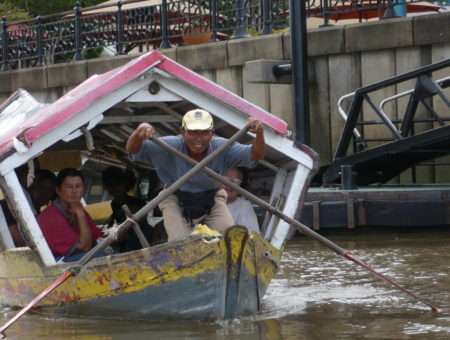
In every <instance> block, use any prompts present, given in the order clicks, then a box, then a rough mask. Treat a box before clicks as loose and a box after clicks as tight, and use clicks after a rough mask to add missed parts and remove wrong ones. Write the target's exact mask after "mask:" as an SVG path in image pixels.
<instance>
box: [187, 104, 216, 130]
mask: <svg viewBox="0 0 450 340" xmlns="http://www.w3.org/2000/svg"><path fill="white" fill-rule="evenodd" d="M213 127H214V121H213V118H212V116H211V114H210V113H209V112H208V111H205V110H202V109H194V110H190V111H188V112H186V114H185V115H184V116H183V120H182V121H181V128H182V129H184V130H190V131H192V130H212V129H213Z"/></svg>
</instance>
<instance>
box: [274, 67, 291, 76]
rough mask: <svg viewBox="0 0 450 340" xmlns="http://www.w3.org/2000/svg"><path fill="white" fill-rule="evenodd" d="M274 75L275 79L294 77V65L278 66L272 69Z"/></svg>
mask: <svg viewBox="0 0 450 340" xmlns="http://www.w3.org/2000/svg"><path fill="white" fill-rule="evenodd" d="M272 73H273V75H274V76H275V77H277V78H278V77H282V76H290V75H292V64H290V63H289V64H278V65H274V66H273V67H272Z"/></svg>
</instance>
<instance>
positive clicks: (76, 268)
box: [0, 122, 252, 338]
mask: <svg viewBox="0 0 450 340" xmlns="http://www.w3.org/2000/svg"><path fill="white" fill-rule="evenodd" d="M251 124H252V123H251V122H248V123H247V124H246V125H245V126H244V127H243V128H242V129H240V130H239V131H238V132H236V133H235V134H234V135H233V136H232V137H231V138H230V139H228V140H227V141H226V142H225V143H224V144H222V145H221V146H220V147H219V148H217V150H215V151H214V152H212V153H211V154H209V155H208V156H206V157H205V158H204V159H203V160H201V161H200V162H196V161H194V162H195V166H194V167H193V168H192V169H191V170H189V171H188V172H187V173H186V174H185V175H184V176H182V177H180V178H179V179H178V180H176V181H175V182H174V183H173V184H172V185H171V186H169V187H168V188H167V189H164V190H162V191H161V192H160V193H159V195H158V196H156V197H155V198H154V199H153V200H151V201H150V202H148V203H147V204H146V205H144V206H143V207H142V208H141V209H140V210H139V211H137V212H136V214H134V218H135V220H132V219H131V218H127V219H126V220H125V221H124V222H123V223H122V224H120V225H119V226H118V228H117V233H121V232H123V231H125V230H127V229H128V228H130V227H132V225H133V224H136V221H139V220H140V219H142V218H143V217H145V216H146V215H147V214H148V213H149V212H150V211H151V210H152V209H153V208H155V207H156V206H157V205H158V204H159V203H160V202H161V201H163V200H165V199H166V198H167V197H169V196H170V195H172V194H173V193H174V192H175V191H177V190H178V189H179V188H180V187H181V186H182V185H183V184H184V183H186V182H187V181H188V180H189V179H190V178H191V177H192V176H194V175H195V174H197V173H198V172H199V171H200V170H202V169H203V168H204V167H205V166H206V165H207V164H208V163H210V162H211V161H212V160H213V159H214V158H216V157H217V156H218V155H220V154H221V153H223V152H224V151H225V150H226V148H228V146H230V145H231V144H232V143H234V142H235V141H236V140H238V139H239V138H241V137H242V136H243V135H244V134H245V133H246V132H247V130H248V129H249V127H250V125H251ZM152 140H153V142H155V143H157V144H159V140H158V139H157V138H152ZM162 143H164V142H162ZM164 145H166V143H164ZM114 240H115V235H110V236H108V237H106V238H105V239H104V240H102V241H101V242H100V243H98V244H97V245H96V246H95V247H94V248H92V249H91V250H90V251H88V252H87V253H86V254H85V255H84V256H83V257H82V258H81V259H80V260H79V261H78V262H76V263H74V265H73V266H72V267H70V268H69V269H67V270H66V271H65V272H63V273H62V274H61V275H60V276H59V277H58V278H57V279H56V280H55V281H53V283H52V284H51V285H49V286H48V287H47V288H46V289H45V290H44V291H42V292H41V293H40V294H39V295H38V296H36V297H35V298H34V299H33V300H32V301H31V302H30V303H28V304H27V305H26V306H25V307H23V308H22V309H21V310H20V311H19V312H18V313H17V314H16V315H15V316H14V317H13V318H12V319H10V320H9V321H7V322H6V323H5V324H4V325H3V326H2V327H1V328H0V337H1V338H3V337H4V332H5V331H6V330H7V329H8V328H9V327H10V326H11V325H12V324H14V323H15V322H16V321H17V320H18V319H20V318H21V317H22V316H23V315H24V314H25V313H26V312H28V311H29V310H30V309H31V308H33V307H34V306H36V305H37V304H38V303H39V302H40V301H42V300H43V299H44V298H45V297H46V296H48V295H49V294H50V293H51V292H53V291H54V290H55V289H56V288H58V287H59V286H61V285H62V284H63V283H64V282H66V281H67V280H68V279H69V278H71V277H73V276H76V275H77V274H78V273H79V272H80V271H81V269H82V268H83V267H84V266H85V265H86V264H87V263H88V262H89V261H90V260H91V259H92V258H93V257H94V256H95V254H97V253H98V252H99V251H101V250H103V249H105V248H106V247H107V246H108V245H110V244H111V243H113V242H114Z"/></svg>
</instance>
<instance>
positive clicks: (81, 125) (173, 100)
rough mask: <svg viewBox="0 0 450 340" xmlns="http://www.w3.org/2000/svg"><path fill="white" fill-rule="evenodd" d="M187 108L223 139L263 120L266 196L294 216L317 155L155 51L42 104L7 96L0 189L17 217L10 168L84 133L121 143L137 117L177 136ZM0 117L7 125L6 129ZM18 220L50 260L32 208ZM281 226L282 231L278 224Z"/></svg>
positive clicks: (265, 116)
mask: <svg viewBox="0 0 450 340" xmlns="http://www.w3.org/2000/svg"><path fill="white" fill-rule="evenodd" d="M193 107H201V108H203V109H205V110H208V111H209V112H211V114H212V115H213V116H214V117H215V120H216V124H215V126H216V133H218V134H221V135H223V136H225V137H227V136H230V135H231V134H232V133H233V132H234V131H236V130H237V129H240V128H241V127H242V126H244V124H245V123H246V121H247V119H248V118H249V117H254V118H256V119H258V120H260V121H261V122H262V124H263V125H264V127H265V140H266V145H267V147H268V153H267V160H268V162H266V165H267V166H268V167H269V168H270V169H272V170H275V172H276V173H275V181H274V190H273V191H272V194H271V200H272V201H277V202H278V204H279V206H280V207H281V208H282V210H283V211H284V213H286V214H287V215H288V216H294V215H295V213H296V211H297V207H298V202H299V200H300V201H301V195H302V193H303V191H304V190H305V188H306V187H307V184H308V181H309V179H310V174H311V171H312V170H314V169H315V168H316V167H317V156H316V154H315V153H314V152H313V151H312V150H311V149H309V148H308V147H306V146H303V145H301V146H298V147H297V146H295V145H294V143H293V141H292V139H290V138H289V136H290V132H289V130H288V125H287V123H286V122H285V121H283V120H282V119H280V118H279V117H277V116H275V115H272V114H270V113H269V112H267V111H266V110H264V109H262V108H260V107H259V106H257V105H255V104H253V103H251V102H249V101H247V100H245V99H243V98H241V97H240V96H238V95H236V94H234V93H232V92H231V91H229V90H227V89H225V88H223V87H221V86H219V85H218V84H216V83H214V82H213V81H210V80H208V79H206V78H205V77H202V76H201V75H199V74H197V73H195V72H193V71H191V70H189V69H187V68H186V67H184V66H182V65H180V64H178V63H176V62H175V61H173V60H171V59H170V58H168V57H166V56H165V55H163V54H162V53H161V52H159V51H152V52H149V53H146V54H143V55H141V56H139V57H137V58H136V59H133V60H131V61H129V62H128V63H126V64H124V65H123V66H121V67H118V68H116V69H113V70H111V71H109V72H106V73H104V74H101V75H93V76H92V77H90V78H89V79H87V80H86V81H84V82H83V83H81V84H80V85H78V86H77V87H75V88H74V89H72V90H71V91H69V92H67V93H66V94H65V95H63V96H62V97H61V98H59V99H58V100H56V101H55V102H53V103H51V104H48V105H44V104H41V103H38V102H37V101H36V100H34V99H33V98H32V97H31V95H30V94H28V93H27V92H26V91H24V90H18V91H17V92H16V93H15V94H13V95H12V96H11V97H10V98H8V99H7V100H6V101H5V102H4V103H3V104H2V105H1V106H0V123H1V126H2V128H1V129H0V177H1V178H0V180H1V181H0V184H1V185H2V189H3V191H4V192H5V194H6V196H12V197H10V199H12V200H13V201H15V205H16V206H17V210H18V211H19V215H21V213H20V211H25V210H27V208H25V207H24V204H25V201H26V200H25V199H24V197H23V190H22V189H21V188H20V185H19V183H18V181H17V180H16V176H15V173H14V171H13V170H14V169H15V168H17V167H19V166H20V165H22V164H24V163H26V162H28V161H29V160H31V159H33V158H35V157H37V156H39V155H40V154H41V153H42V152H43V151H44V150H46V149H49V148H52V147H54V146H55V145H56V144H60V143H61V141H64V142H70V141H72V140H75V139H77V138H78V137H80V136H82V135H85V136H86V137H87V138H86V139H85V140H86V141H88V140H90V141H91V142H92V141H94V143H95V144H96V145H103V144H105V143H106V142H107V143H111V142H112V143H114V144H115V145H116V147H117V148H120V147H122V148H124V145H125V141H126V138H127V136H128V135H129V134H130V133H131V131H133V129H134V127H135V126H136V125H137V124H139V123H140V122H143V121H147V122H150V123H152V124H153V125H154V126H155V127H156V129H157V131H158V132H159V133H161V134H174V133H177V132H178V129H179V125H180V120H181V117H182V114H183V113H184V112H185V111H187V110H188V109H191V108H193ZM3 122H8V124H7V126H6V127H5V124H3ZM81 139H82V138H81ZM248 140H250V136H249V138H248V139H247V141H248ZM243 142H246V141H243ZM88 144H89V143H88ZM87 148H88V149H90V148H92V146H91V147H89V145H88V147H87ZM174 157H175V156H174ZM293 183H295V185H293ZM21 220H22V222H23V224H24V225H25V228H26V229H27V230H28V232H29V234H31V235H32V236H31V239H32V240H33V242H34V243H35V247H36V249H37V250H38V251H39V253H40V255H41V257H42V258H43V260H44V262H45V263H46V264H51V263H53V262H54V260H53V259H52V258H51V254H50V253H49V250H48V247H47V246H46V242H45V240H43V237H42V234H41V233H40V229H39V227H38V225H37V223H36V221H35V219H34V217H33V216H32V214H31V211H27V212H26V213H25V214H22V215H21V218H20V217H19V221H21ZM283 223H284V224H285V225H284V227H282V228H280V226H279V225H278V224H280V225H282V224H283ZM0 228H1V226H0ZM280 230H283V231H282V232H280ZM288 230H289V226H287V225H286V223H285V222H283V221H281V222H280V221H279V220H277V219H273V221H272V222H271V223H269V228H268V229H267V232H266V235H265V237H266V238H267V239H269V240H270V241H271V242H272V243H273V244H274V245H275V246H277V247H281V245H282V243H283V242H284V240H285V238H286V236H287V233H288ZM46 247H47V248H46Z"/></svg>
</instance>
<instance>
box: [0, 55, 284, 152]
mask: <svg viewBox="0 0 450 340" xmlns="http://www.w3.org/2000/svg"><path fill="white" fill-rule="evenodd" d="M152 67H157V68H159V69H161V70H163V71H165V72H167V73H169V74H171V75H172V76H174V77H175V78H177V79H179V80H180V81H182V82H184V83H187V84H189V85H190V86H192V87H194V88H196V89H198V90H199V91H201V92H203V93H205V94H207V95H209V96H211V97H213V98H214V99H216V100H217V101H220V102H221V103H224V104H226V105H229V106H231V107H233V108H235V109H237V110H238V111H240V112H242V113H244V114H247V115H249V116H252V117H255V118H257V119H259V120H260V121H261V122H262V123H263V124H265V125H266V126H269V127H271V128H272V129H273V130H274V131H275V132H277V133H279V134H281V135H286V134H287V133H288V125H287V123H286V122H285V121H283V120H282V119H280V118H278V117H276V116H274V115H272V114H270V113H268V112H267V111H265V110H263V109H261V108H259V107H258V106H256V105H254V104H252V103H250V102H248V101H246V100H244V99H243V98H241V97H239V96H237V95H235V94H233V93H231V92H230V91H227V90H225V89H223V88H222V87H220V86H218V85H217V84H215V83H214V82H212V81H209V80H207V79H205V78H203V77H201V76H200V75H198V74H196V73H195V72H193V71H191V70H189V69H187V68H185V67H183V66H181V65H180V64H178V63H176V62H174V61H172V60H171V59H169V58H167V57H166V56H164V55H163V54H162V53H160V52H159V51H152V52H149V53H147V54H144V55H142V56H140V57H138V58H136V59H133V60H132V61H130V62H128V63H127V64H125V65H123V66H121V67H118V68H116V69H114V70H111V71H109V72H106V73H104V74H101V75H95V76H92V77H91V78H89V79H87V80H86V81H84V82H83V83H81V84H80V85H78V86H77V87H76V88H74V89H73V90H71V91H69V92H68V93H66V94H65V95H64V96H63V97H61V98H60V99H58V100H57V101H56V102H54V103H52V104H50V105H48V106H45V107H43V108H41V109H40V110H38V111H37V112H35V113H34V114H33V115H32V116H31V117H30V118H29V119H27V120H26V121H25V122H24V123H23V124H20V125H19V126H16V127H14V128H12V129H11V130H10V131H9V132H8V133H5V134H4V135H3V136H1V137H0V156H2V155H4V154H6V153H8V152H9V151H11V150H12V148H13V144H12V140H13V138H14V137H15V138H18V139H19V140H21V141H22V142H24V143H25V144H26V145H28V146H30V145H32V144H33V142H34V141H36V140H38V139H39V138H41V137H43V136H44V135H46V134H48V133H49V132H51V131H52V130H53V129H55V128H57V127H58V126H59V125H61V124H62V123H64V122H65V121H67V120H69V119H71V118H73V117H74V116H75V115H77V114H78V113H80V112H82V111H83V110H86V109H87V108H89V107H90V106H92V105H93V104H94V103H95V102H97V101H99V100H101V98H102V97H104V96H106V95H108V94H109V93H111V92H113V91H115V90H117V89H119V88H121V87H122V86H125V85H126V84H127V83H129V82H130V81H132V80H134V79H136V78H138V77H139V76H140V75H142V74H143V73H145V72H146V71H148V70H149V69H151V68H152ZM75 128H77V127H74V129H75Z"/></svg>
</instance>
